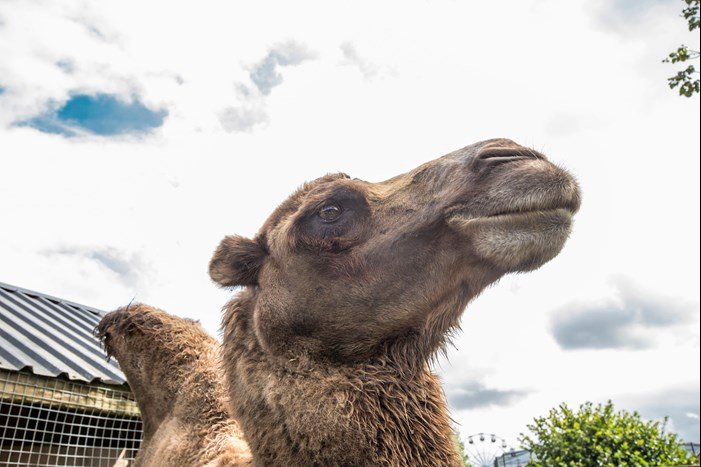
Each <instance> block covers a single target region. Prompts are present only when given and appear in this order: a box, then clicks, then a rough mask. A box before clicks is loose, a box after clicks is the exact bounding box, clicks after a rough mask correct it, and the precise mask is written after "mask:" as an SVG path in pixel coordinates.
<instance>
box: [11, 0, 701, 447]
mask: <svg viewBox="0 0 701 467" xmlns="http://www.w3.org/2000/svg"><path fill="white" fill-rule="evenodd" d="M683 5H684V4H683V2H681V1H673V0H635V1H632V0H588V1H585V0H571V1H568V2H559V1H555V0H505V1H502V2H458V1H450V0H431V1H428V0H423V1H418V0H406V1H401V2H399V1H387V2H368V1H357V2H337V1H327V2H309V1H298V2H281V1H267V2H247V3H246V4H241V3H238V2H217V1H212V0H203V1H200V2H196V3H195V2H165V1H156V0H154V1H150V2H137V1H133V0H124V1H120V2H88V1H78V0H51V1H38V0H37V1H20V0H0V200H2V207H3V209H2V216H1V217H0V282H5V283H8V284H12V285H16V286H19V287H23V288H27V289H31V290H36V291H40V292H43V293H46V294H50V295H54V296H57V297H61V298H64V299H67V300H71V301H75V302H78V303H81V304H85V305H90V306H93V307H96V308H100V309H104V310H111V309H114V308H117V307H119V306H123V305H125V304H127V303H129V302H130V301H131V300H132V299H134V300H136V301H140V302H145V303H149V304H152V305H154V306H158V307H160V308H163V309H165V310H167V311H169V312H171V313H174V314H177V315H179V316H185V317H189V318H193V319H198V320H200V322H201V323H202V325H203V326H204V327H205V329H207V330H208V331H209V332H210V333H211V334H213V335H218V333H219V330H218V328H219V319H220V309H221V307H222V306H223V305H224V304H225V302H226V301H227V300H228V299H229V298H230V296H231V294H232V292H231V291H230V290H222V289H218V288H217V287H216V286H215V285H214V284H213V283H212V281H211V280H210V279H209V276H208V274H207V265H208V262H209V259H210V257H211V254H212V252H213V251H214V248H215V247H216V246H217V244H218V243H219V241H220V240H221V238H223V237H224V236H225V235H229V234H240V235H246V236H253V235H254V234H255V232H256V231H257V229H258V228H259V227H260V226H261V225H262V223H263V221H264V220H265V218H266V217H267V216H268V214H269V213H271V212H272V210H273V209H274V208H275V207H276V206H277V205H278V204H279V203H280V202H281V201H282V200H284V199H285V198H286V197H287V196H288V195H289V194H290V193H291V192H292V191H294V190H295V189H296V188H297V187H298V186H300V185H301V184H302V183H303V182H304V181H307V180H311V179H314V178H317V177H319V176H321V175H323V174H326V173H329V172H338V171H342V172H345V173H348V174H350V175H351V176H353V177H357V178H361V179H364V180H367V181H372V182H378V181H382V180H385V179H387V178H390V177H391V176H393V175H397V174H400V173H404V172H406V171H408V170H410V169H412V168H413V167H416V166H417V165H419V164H421V163H423V162H426V161H428V160H431V159H434V158H436V157H439V156H441V155H443V154H446V153H448V152H451V151H453V150H456V149H459V148H461V147H463V146H466V145H468V144H472V143H474V142H477V141H481V140H484V139H488V138H495V137H506V138H511V139H513V140H514V141H516V142H518V143H520V144H523V145H526V146H529V147H532V148H535V149H537V150H539V151H541V152H543V153H545V154H546V155H547V156H548V157H549V158H550V159H551V160H552V161H554V162H555V163H557V164H559V165H561V166H563V167H566V168H567V169H569V170H570V171H571V172H572V173H574V174H575V175H576V177H577V179H578V180H579V183H580V185H581V187H582V191H583V204H582V208H581V211H580V212H579V214H578V215H577V217H576V220H575V225H574V229H573V233H572V236H571V238H570V240H569V242H568V244H567V245H566V246H565V248H564V250H563V252H562V253H561V254H560V255H559V256H558V257H557V258H555V259H554V260H553V261H551V262H550V263H548V264H546V265H545V266H543V267H542V268H541V269H539V270H538V271H535V272H532V273H528V274H519V275H510V276H506V277H504V278H503V279H501V280H500V282H499V283H498V284H496V285H494V286H492V287H490V288H489V289H488V290H486V291H485V292H483V293H482V295H480V296H479V297H478V298H477V299H475V300H474V301H473V302H472V303H471V304H470V305H469V306H468V308H467V310H466V312H465V314H464V315H463V319H462V331H461V332H460V333H458V334H457V335H456V336H455V337H454V338H453V340H452V345H451V346H450V348H449V349H448V352H447V357H446V358H441V359H440V360H439V361H438V362H437V363H436V365H435V368H436V371H437V372H438V373H439V375H440V377H441V379H442V381H443V385H444V389H445V393H446V396H447V399H448V403H449V405H450V408H451V414H452V417H453V418H454V420H455V422H456V425H457V429H458V430H459V432H460V433H461V435H462V436H463V438H465V439H466V438H467V437H468V436H470V435H472V434H475V433H480V432H485V433H494V434H496V435H497V436H499V437H501V438H504V439H505V440H506V442H507V443H508V444H509V446H512V447H518V445H519V443H518V438H519V434H520V433H528V429H527V425H528V424H529V423H532V421H533V418H534V417H538V416H544V415H546V414H547V413H548V411H549V410H550V409H551V408H553V407H556V406H558V405H559V404H560V403H563V402H564V403H566V404H568V405H569V406H570V407H578V406H579V404H581V403H583V402H585V401H592V402H594V403H605V402H606V401H607V400H612V401H613V403H614V405H615V407H616V408H617V409H623V410H627V411H638V412H639V413H640V414H641V416H642V417H643V418H645V419H649V420H661V419H662V418H663V417H664V416H669V417H670V419H669V422H668V423H667V427H666V428H667V429H668V430H671V431H675V432H677V433H679V434H680V436H681V437H682V439H684V440H686V441H695V442H698V441H699V366H700V362H699V354H700V352H699V342H700V339H699V269H700V268H699V198H700V196H699V159H700V153H701V151H700V148H699V97H698V95H697V96H694V97H693V98H690V99H689V98H685V97H680V96H678V95H677V93H676V91H672V90H670V89H669V88H668V86H667V78H668V77H669V76H672V75H674V74H675V73H676V70H677V68H678V67H677V66H676V65H671V64H664V63H662V59H663V58H665V57H666V56H667V54H668V53H669V52H671V51H673V50H676V48H677V47H678V46H679V45H680V44H682V43H683V44H686V45H688V46H690V47H692V48H695V49H696V50H698V48H699V35H698V31H696V33H695V34H694V33H689V32H688V30H687V25H686V22H685V20H684V19H683V18H681V17H680V12H681V9H682V7H683ZM697 65H698V64H697Z"/></svg>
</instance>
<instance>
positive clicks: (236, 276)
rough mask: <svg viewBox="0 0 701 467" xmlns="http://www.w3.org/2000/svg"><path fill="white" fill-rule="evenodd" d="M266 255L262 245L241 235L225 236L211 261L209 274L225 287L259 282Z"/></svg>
mask: <svg viewBox="0 0 701 467" xmlns="http://www.w3.org/2000/svg"><path fill="white" fill-rule="evenodd" d="M265 256H266V251H265V249H264V248H263V246H262V245H260V244H259V243H258V242H256V241H255V240H251V239H249V238H246V237H241V236H239V235H231V236H227V237H224V240H222V241H221V243H220V244H219V246H218V247H217V250H216V251H215V252H214V256H212V260H211V261H210V262H209V276H210V277H211V278H212V280H214V282H216V283H218V284H219V285H222V286H225V287H231V286H235V285H256V284H258V271H259V270H260V267H261V265H262V264H263V261H264V259H265Z"/></svg>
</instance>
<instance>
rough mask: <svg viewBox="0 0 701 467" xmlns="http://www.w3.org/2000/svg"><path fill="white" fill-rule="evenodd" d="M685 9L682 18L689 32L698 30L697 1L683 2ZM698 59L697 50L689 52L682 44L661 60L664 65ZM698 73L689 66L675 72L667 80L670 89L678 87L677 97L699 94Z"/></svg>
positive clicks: (694, 68)
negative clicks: (685, 21)
mask: <svg viewBox="0 0 701 467" xmlns="http://www.w3.org/2000/svg"><path fill="white" fill-rule="evenodd" d="M683 1H684V3H686V7H685V8H684V9H683V10H682V16H683V17H684V19H685V20H687V22H688V24H689V31H693V30H694V29H698V28H699V0H683ZM697 58H699V51H698V50H691V49H689V48H688V47H687V46H685V45H684V44H682V45H681V46H679V48H677V50H676V51H675V52H672V53H670V54H669V56H667V58H665V59H664V60H662V62H664V63H684V62H686V61H689V60H694V59H697ZM698 76H699V71H698V70H697V69H696V67H694V65H689V66H687V67H686V68H685V69H683V70H680V71H678V72H677V74H676V75H674V76H672V77H670V78H667V82H668V83H669V87H670V89H674V88H676V87H679V95H681V96H686V97H691V96H692V95H694V93H696V94H698V93H699V78H698Z"/></svg>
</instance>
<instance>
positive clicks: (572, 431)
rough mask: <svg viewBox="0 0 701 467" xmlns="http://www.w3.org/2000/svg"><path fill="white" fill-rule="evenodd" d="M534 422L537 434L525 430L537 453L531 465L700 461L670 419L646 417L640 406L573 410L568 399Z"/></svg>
mask: <svg viewBox="0 0 701 467" xmlns="http://www.w3.org/2000/svg"><path fill="white" fill-rule="evenodd" d="M534 422H535V423H533V424H532V425H528V429H529V430H530V431H531V433H532V434H533V436H532V437H531V436H527V435H524V434H523V433H521V438H520V441H521V444H522V445H523V447H524V449H526V450H528V451H530V452H531V454H533V455H534V457H535V459H534V460H531V461H530V462H529V464H528V465H529V467H536V466H549V467H550V466H552V467H570V466H572V467H574V466H576V467H589V466H592V467H593V466H612V467H613V466H616V467H619V466H621V467H624V466H636V467H644V466H659V465H666V466H667V465H690V464H693V465H698V459H695V458H694V457H693V456H692V455H690V454H689V453H687V452H686V450H685V449H684V448H683V447H682V444H681V441H680V440H679V438H678V436H677V435H676V434H674V433H665V425H666V422H667V420H666V419H665V422H664V423H663V424H660V423H659V422H652V421H649V422H645V421H642V420H641V419H640V416H639V415H638V413H637V412H633V413H632V414H630V413H628V412H625V411H620V412H614V408H613V404H612V403H611V401H608V403H607V404H606V405H603V406H602V405H601V404H599V405H597V406H596V407H594V406H593V405H592V403H591V402H587V403H585V404H582V405H581V406H580V407H579V411H577V412H575V411H572V410H571V409H570V408H569V407H567V405H566V404H564V403H563V404H560V406H559V407H558V408H556V409H552V410H551V411H550V414H549V415H548V416H547V417H540V418H536V419H535V420H534Z"/></svg>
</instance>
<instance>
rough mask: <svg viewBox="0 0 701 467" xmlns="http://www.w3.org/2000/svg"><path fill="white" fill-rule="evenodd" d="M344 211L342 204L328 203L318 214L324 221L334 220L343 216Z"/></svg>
mask: <svg viewBox="0 0 701 467" xmlns="http://www.w3.org/2000/svg"><path fill="white" fill-rule="evenodd" d="M342 212H343V210H342V209H341V207H340V206H337V205H335V204H327V205H326V206H324V207H322V208H321V209H319V214H318V215H319V217H320V218H321V220H323V221H324V222H333V221H335V220H336V219H338V218H339V217H341V213H342Z"/></svg>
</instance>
